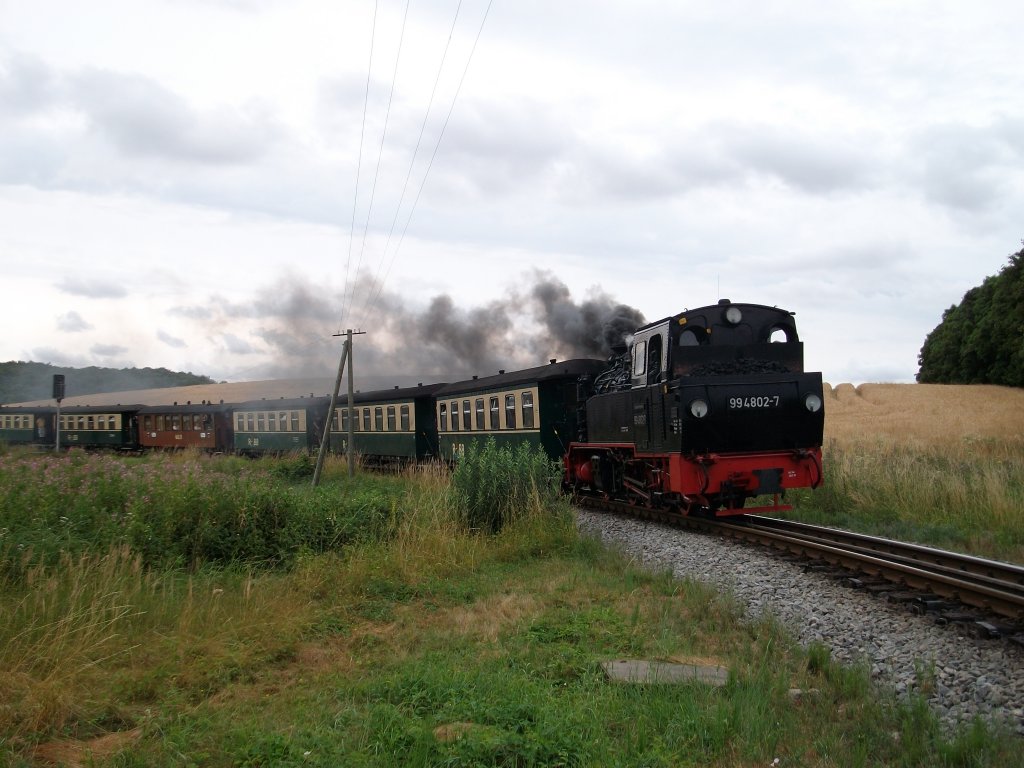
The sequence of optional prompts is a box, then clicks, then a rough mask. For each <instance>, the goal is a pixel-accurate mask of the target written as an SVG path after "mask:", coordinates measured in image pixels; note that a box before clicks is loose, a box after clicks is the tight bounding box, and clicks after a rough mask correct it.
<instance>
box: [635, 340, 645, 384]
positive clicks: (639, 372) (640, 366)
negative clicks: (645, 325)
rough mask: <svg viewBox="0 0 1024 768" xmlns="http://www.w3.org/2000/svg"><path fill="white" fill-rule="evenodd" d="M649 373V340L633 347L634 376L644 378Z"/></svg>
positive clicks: (639, 342)
mask: <svg viewBox="0 0 1024 768" xmlns="http://www.w3.org/2000/svg"><path fill="white" fill-rule="evenodd" d="M646 372H647V340H646V339H644V340H643V341H638V342H637V343H636V344H634V345H633V375H634V376H643V375H644V373H646Z"/></svg>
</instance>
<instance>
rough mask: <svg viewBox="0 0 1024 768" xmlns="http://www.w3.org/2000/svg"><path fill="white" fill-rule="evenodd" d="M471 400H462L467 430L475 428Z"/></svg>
mask: <svg viewBox="0 0 1024 768" xmlns="http://www.w3.org/2000/svg"><path fill="white" fill-rule="evenodd" d="M471 405H472V404H471V403H470V401H469V400H463V401H462V424H463V426H465V427H466V431H467V432H469V431H472V429H473V409H472V407H471Z"/></svg>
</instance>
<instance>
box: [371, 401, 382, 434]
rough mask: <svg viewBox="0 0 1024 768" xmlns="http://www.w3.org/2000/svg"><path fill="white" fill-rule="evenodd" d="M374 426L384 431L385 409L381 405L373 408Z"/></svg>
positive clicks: (379, 430)
mask: <svg viewBox="0 0 1024 768" xmlns="http://www.w3.org/2000/svg"><path fill="white" fill-rule="evenodd" d="M373 428H374V429H375V430H377V431H378V432H383V431H384V409H383V408H381V407H380V406H377V407H376V408H374V409H373Z"/></svg>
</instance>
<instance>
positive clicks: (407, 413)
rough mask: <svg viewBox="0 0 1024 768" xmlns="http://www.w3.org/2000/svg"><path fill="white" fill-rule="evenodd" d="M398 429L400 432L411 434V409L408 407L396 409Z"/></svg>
mask: <svg viewBox="0 0 1024 768" xmlns="http://www.w3.org/2000/svg"><path fill="white" fill-rule="evenodd" d="M398 428H399V431H401V432H412V409H410V408H409V406H408V405H401V406H399V407H398Z"/></svg>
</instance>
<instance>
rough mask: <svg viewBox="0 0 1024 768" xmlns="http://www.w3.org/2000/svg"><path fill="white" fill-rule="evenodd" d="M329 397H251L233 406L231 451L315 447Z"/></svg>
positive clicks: (252, 452) (253, 452)
mask: <svg viewBox="0 0 1024 768" xmlns="http://www.w3.org/2000/svg"><path fill="white" fill-rule="evenodd" d="M330 403H331V400H330V398H329V397H300V398H293V399H283V398H282V399H280V400H254V401H250V402H248V403H240V404H238V405H236V406H234V408H233V411H234V443H235V452H236V453H241V454H246V455H249V456H257V455H260V454H266V453H271V454H273V453H292V452H295V451H302V452H308V451H312V450H316V449H317V448H318V447H319V445H320V438H321V437H322V436H323V430H324V426H325V423H326V421H327V409H328V408H329V407H330Z"/></svg>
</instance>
